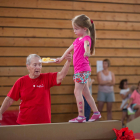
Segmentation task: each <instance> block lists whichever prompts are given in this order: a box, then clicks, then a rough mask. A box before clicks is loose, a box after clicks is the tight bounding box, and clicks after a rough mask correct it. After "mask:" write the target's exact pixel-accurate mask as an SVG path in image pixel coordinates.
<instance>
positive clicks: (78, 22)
mask: <svg viewBox="0 0 140 140" xmlns="http://www.w3.org/2000/svg"><path fill="white" fill-rule="evenodd" d="M72 27H73V30H74V33H75V34H76V35H77V37H78V38H77V39H76V40H75V41H74V42H73V44H72V45H71V46H70V47H69V48H68V49H67V50H66V51H65V53H64V54H63V56H62V57H61V58H57V60H56V62H57V63H60V62H61V61H62V60H63V59H64V58H65V56H66V54H68V53H70V52H71V51H73V50H74V54H73V65H74V76H73V80H74V82H75V89H74V95H75V98H76V102H77V107H78V113H79V116H78V117H76V118H74V119H72V120H69V122H80V123H81V122H86V118H85V116H84V100H83V96H82V93H83V95H84V97H85V98H86V101H87V102H88V104H89V105H90V107H91V109H92V110H93V112H94V114H93V115H92V117H91V118H90V119H89V121H90V122H91V121H95V120H97V119H99V118H101V115H100V112H99V111H98V109H97V107H96V104H95V101H94V99H93V97H92V96H91V94H90V91H89V87H88V84H87V80H88V77H89V75H90V74H91V68H90V65H89V60H88V57H89V56H90V55H92V54H94V53H95V50H94V45H95V27H94V23H93V21H92V20H90V18H89V17H87V16H86V15H78V16H76V17H75V18H73V19H72Z"/></svg>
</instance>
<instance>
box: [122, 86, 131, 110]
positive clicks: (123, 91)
mask: <svg viewBox="0 0 140 140" xmlns="http://www.w3.org/2000/svg"><path fill="white" fill-rule="evenodd" d="M129 90H130V89H129V88H127V89H121V90H120V94H123V95H125V94H126V93H127V92H128V91H129ZM129 98H130V95H128V96H127V97H126V98H125V99H124V100H122V104H121V107H120V108H122V107H123V106H124V104H125V103H126V102H127V100H128V99H129ZM127 105H128V104H126V105H125V106H124V107H123V109H126V108H127Z"/></svg>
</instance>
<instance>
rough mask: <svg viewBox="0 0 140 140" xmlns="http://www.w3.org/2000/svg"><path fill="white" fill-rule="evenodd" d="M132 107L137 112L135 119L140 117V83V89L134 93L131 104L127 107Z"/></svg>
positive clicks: (139, 84)
mask: <svg viewBox="0 0 140 140" xmlns="http://www.w3.org/2000/svg"><path fill="white" fill-rule="evenodd" d="M130 106H131V107H132V109H133V110H134V111H135V112H136V113H135V118H137V117H139V116H140V81H139V82H138V87H137V89H136V90H134V92H133V93H132V95H131V97H130V102H129V104H128V106H127V108H129V107H130Z"/></svg>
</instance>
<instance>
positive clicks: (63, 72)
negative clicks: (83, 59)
mask: <svg viewBox="0 0 140 140" xmlns="http://www.w3.org/2000/svg"><path fill="white" fill-rule="evenodd" d="M65 59H67V61H66V63H65V65H64V67H63V68H62V70H61V71H60V72H58V73H57V84H59V83H61V82H62V80H63V78H64V77H65V76H66V75H67V73H68V70H69V67H70V64H71V60H72V54H71V53H69V54H67V55H66V56H65Z"/></svg>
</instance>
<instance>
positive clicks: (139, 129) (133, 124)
mask: <svg viewBox="0 0 140 140" xmlns="http://www.w3.org/2000/svg"><path fill="white" fill-rule="evenodd" d="M126 126H127V127H128V128H129V130H132V131H133V133H140V117H138V118H136V119H134V120H132V121H130V122H128V123H127V124H126Z"/></svg>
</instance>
